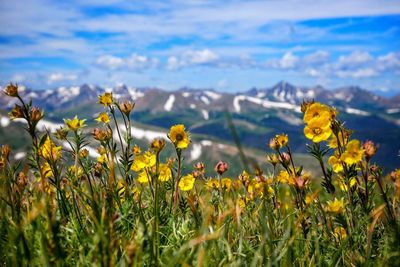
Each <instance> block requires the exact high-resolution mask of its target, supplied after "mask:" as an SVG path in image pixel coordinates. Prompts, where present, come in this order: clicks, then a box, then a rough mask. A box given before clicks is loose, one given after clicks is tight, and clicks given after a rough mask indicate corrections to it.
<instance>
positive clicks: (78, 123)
mask: <svg viewBox="0 0 400 267" xmlns="http://www.w3.org/2000/svg"><path fill="white" fill-rule="evenodd" d="M85 121H86V120H79V119H78V116H75V117H74V118H73V119H72V120H70V119H64V123H65V125H66V126H67V127H68V129H70V130H72V131H77V130H78V129H80V128H82V127H83V126H85V125H84V123H85Z"/></svg>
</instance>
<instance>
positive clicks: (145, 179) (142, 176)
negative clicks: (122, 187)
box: [137, 170, 151, 184]
mask: <svg viewBox="0 0 400 267" xmlns="http://www.w3.org/2000/svg"><path fill="white" fill-rule="evenodd" d="M137 181H138V182H139V183H141V184H148V183H149V182H151V176H150V174H149V173H148V172H147V171H146V170H143V171H141V172H140V173H139V175H138V177H137Z"/></svg>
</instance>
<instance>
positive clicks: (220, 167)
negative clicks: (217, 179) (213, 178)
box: [214, 161, 229, 175]
mask: <svg viewBox="0 0 400 267" xmlns="http://www.w3.org/2000/svg"><path fill="white" fill-rule="evenodd" d="M228 168H229V165H228V163H226V162H225V161H219V162H218V163H217V165H215V168H214V170H215V171H216V172H217V173H218V174H219V175H222V174H223V173H224V172H226V171H227V170H228Z"/></svg>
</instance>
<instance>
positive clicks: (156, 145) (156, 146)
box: [150, 138, 165, 152]
mask: <svg viewBox="0 0 400 267" xmlns="http://www.w3.org/2000/svg"><path fill="white" fill-rule="evenodd" d="M150 147H151V149H153V150H154V151H156V152H160V151H161V150H163V148H164V147H165V140H164V139H158V138H157V139H154V141H153V142H151V145H150Z"/></svg>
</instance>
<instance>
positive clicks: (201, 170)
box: [193, 161, 205, 173]
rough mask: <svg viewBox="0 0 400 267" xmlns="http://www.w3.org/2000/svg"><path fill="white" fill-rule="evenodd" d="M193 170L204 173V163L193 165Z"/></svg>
mask: <svg viewBox="0 0 400 267" xmlns="http://www.w3.org/2000/svg"><path fill="white" fill-rule="evenodd" d="M193 168H195V169H196V170H197V171H199V172H201V173H204V168H205V167H204V163H203V162H201V161H199V162H197V163H196V164H194V165H193Z"/></svg>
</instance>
